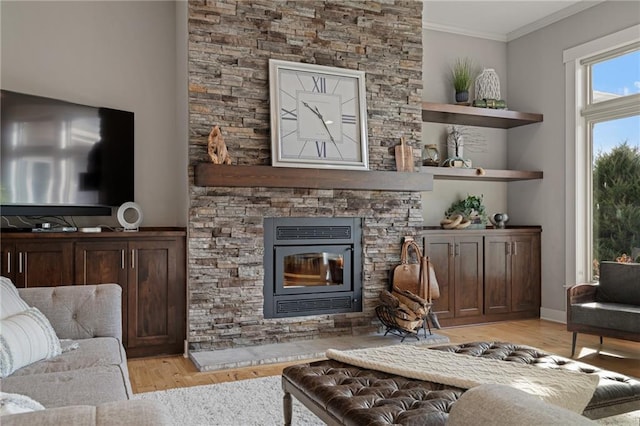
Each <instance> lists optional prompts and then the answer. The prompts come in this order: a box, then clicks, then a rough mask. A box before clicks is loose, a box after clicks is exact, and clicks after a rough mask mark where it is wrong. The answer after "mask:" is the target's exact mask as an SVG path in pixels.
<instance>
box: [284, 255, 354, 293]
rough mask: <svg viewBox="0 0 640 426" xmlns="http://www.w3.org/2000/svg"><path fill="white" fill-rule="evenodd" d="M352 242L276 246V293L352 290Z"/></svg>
mask: <svg viewBox="0 0 640 426" xmlns="http://www.w3.org/2000/svg"><path fill="white" fill-rule="evenodd" d="M352 253H353V249H352V247H351V245H314V246H309V247H305V246H284V247H282V246H281V247H276V249H275V284H276V286H275V287H276V288H275V293H276V294H297V293H311V292H313V293H321V292H332V291H341V290H350V289H351V263H352V259H351V257H352Z"/></svg>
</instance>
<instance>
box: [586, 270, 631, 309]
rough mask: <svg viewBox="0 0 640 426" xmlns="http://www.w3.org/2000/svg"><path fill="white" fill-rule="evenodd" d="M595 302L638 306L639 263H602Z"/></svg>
mask: <svg viewBox="0 0 640 426" xmlns="http://www.w3.org/2000/svg"><path fill="white" fill-rule="evenodd" d="M596 302H604V303H607V302H608V303H624V304H628V305H640V263H618V262H602V263H601V264H600V282H599V284H598V291H597V292H596Z"/></svg>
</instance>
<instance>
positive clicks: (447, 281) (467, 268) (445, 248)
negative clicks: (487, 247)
mask: <svg viewBox="0 0 640 426" xmlns="http://www.w3.org/2000/svg"><path fill="white" fill-rule="evenodd" d="M424 252H425V254H426V255H427V256H429V257H430V259H431V262H432V263H433V265H434V268H435V271H436V277H437V279H438V286H439V287H440V298H439V299H438V300H436V301H435V303H434V310H435V312H436V313H437V314H438V317H439V318H454V317H456V318H459V317H465V316H474V315H480V314H482V268H483V264H482V237H478V236H467V235H464V234H458V235H433V236H430V237H428V238H427V237H425V238H424Z"/></svg>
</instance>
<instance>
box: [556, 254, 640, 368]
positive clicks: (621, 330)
mask: <svg viewBox="0 0 640 426" xmlns="http://www.w3.org/2000/svg"><path fill="white" fill-rule="evenodd" d="M567 330H568V331H572V332H573V341H572V344H571V356H572V357H573V355H574V353H575V349H576V339H577V335H578V333H586V334H594V335H596V336H600V344H602V338H603V337H604V336H607V337H614V338H617V339H624V340H633V341H636V342H640V263H617V262H602V263H601V264H600V281H599V282H598V283H596V284H577V285H575V286H573V287H571V288H569V289H568V290H567Z"/></svg>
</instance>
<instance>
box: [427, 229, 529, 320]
mask: <svg viewBox="0 0 640 426" xmlns="http://www.w3.org/2000/svg"><path fill="white" fill-rule="evenodd" d="M423 237H424V252H425V254H426V255H427V256H429V257H430V259H431V262H432V264H433V266H434V268H435V272H436V277H437V279H438V284H439V286H440V298H439V299H438V300H436V301H434V310H435V312H436V313H437V314H438V318H439V319H441V320H442V321H441V323H442V324H443V325H461V324H471V323H478V322H486V321H499V320H507V319H520V318H531V317H537V316H539V315H540V228H539V227H527V228H515V229H485V230H457V231H450V230H440V229H433V230H425V231H424V232H423Z"/></svg>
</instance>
